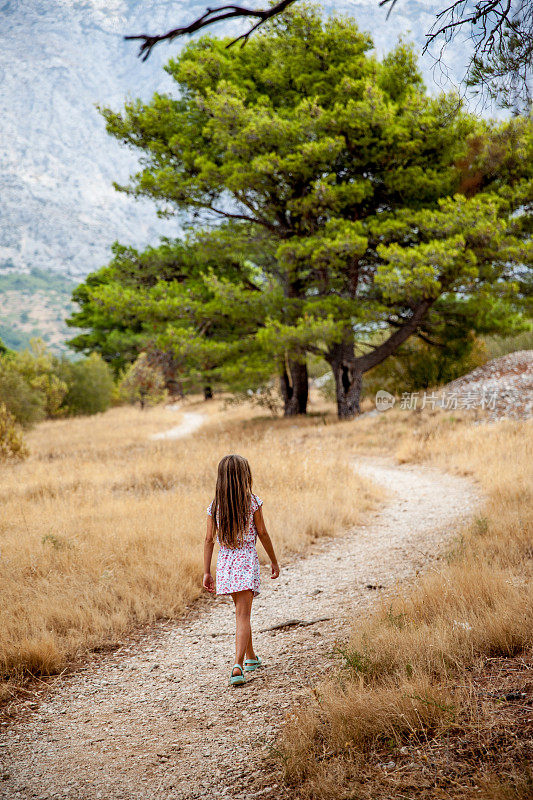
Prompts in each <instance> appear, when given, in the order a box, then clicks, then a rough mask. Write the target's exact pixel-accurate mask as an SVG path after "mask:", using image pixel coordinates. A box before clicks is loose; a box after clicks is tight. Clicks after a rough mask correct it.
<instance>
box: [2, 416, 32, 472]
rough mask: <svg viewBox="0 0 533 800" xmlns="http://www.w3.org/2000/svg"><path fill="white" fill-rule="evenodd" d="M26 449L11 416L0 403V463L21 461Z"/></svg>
mask: <svg viewBox="0 0 533 800" xmlns="http://www.w3.org/2000/svg"><path fill="white" fill-rule="evenodd" d="M27 455H28V449H27V447H26V445H25V444H24V439H23V437H22V433H21V431H20V428H19V427H18V425H17V422H16V419H15V417H14V416H13V414H11V413H10V411H9V410H8V409H7V407H6V405H5V404H4V403H0V462H2V463H5V462H7V461H23V460H24V459H25V458H26V457H27Z"/></svg>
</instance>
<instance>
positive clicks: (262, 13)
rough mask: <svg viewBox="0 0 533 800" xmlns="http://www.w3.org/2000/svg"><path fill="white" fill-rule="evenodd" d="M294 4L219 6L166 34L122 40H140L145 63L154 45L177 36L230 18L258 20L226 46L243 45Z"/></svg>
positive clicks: (289, 1) (285, 0)
mask: <svg viewBox="0 0 533 800" xmlns="http://www.w3.org/2000/svg"><path fill="white" fill-rule="evenodd" d="M294 2H296V0H279V2H278V3H275V5H273V6H271V7H270V8H264V9H260V8H247V7H246V6H234V5H228V6H219V7H218V8H208V9H206V11H205V12H204V13H203V14H202V15H201V16H199V17H198V18H197V19H195V20H194V21H193V22H191V23H190V24H189V25H182V26H181V27H179V28H173V29H172V30H170V31H167V33H162V34H154V35H151V34H147V33H140V34H135V35H130V36H125V37H124V39H127V40H135V39H139V40H141V45H140V47H139V52H138V54H137V55H138V57H139V58H140V59H141V60H142V61H146V59H147V58H148V57H149V55H150V53H151V52H152V49H153V48H154V47H155V45H156V44H158V43H159V42H164V41H168V42H171V41H172V40H173V39H176V38H177V37H179V36H185V35H186V34H191V33H195V31H199V30H201V29H202V28H207V27H208V26H209V25H214V24H215V23H216V22H222V21H223V20H226V19H232V18H239V19H242V18H246V17H253V18H255V19H257V20H258V22H256V23H255V24H254V25H252V27H251V28H250V30H248V31H247V32H246V33H243V34H241V35H240V36H237V38H236V39H233V41H231V42H230V43H229V44H228V47H231V45H232V44H236V43H237V42H240V41H241V40H242V41H243V44H245V43H246V41H247V39H248V37H249V36H250V34H251V33H253V31H255V30H256V29H257V28H259V26H260V25H263V23H264V22H266V21H267V20H268V19H271V18H272V17H276V16H277V15H278V14H281V13H282V12H283V11H285V9H286V8H288V7H289V6H290V5H292V3H294Z"/></svg>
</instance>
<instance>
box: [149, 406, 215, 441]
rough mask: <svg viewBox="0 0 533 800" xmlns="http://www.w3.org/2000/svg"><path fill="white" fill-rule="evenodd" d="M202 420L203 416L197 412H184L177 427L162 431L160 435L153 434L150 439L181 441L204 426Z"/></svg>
mask: <svg viewBox="0 0 533 800" xmlns="http://www.w3.org/2000/svg"><path fill="white" fill-rule="evenodd" d="M204 420H205V415H204V414H199V413H198V412H197V411H185V413H184V414H183V419H182V421H181V422H180V424H179V425H176V426H175V427H174V428H170V430H168V431H162V433H154V434H153V435H152V436H151V437H150V438H151V439H183V437H184V436H189V434H191V433H194V432H195V431H197V430H198V428H200V427H201V426H202V425H203V424H204Z"/></svg>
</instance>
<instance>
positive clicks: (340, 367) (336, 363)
mask: <svg viewBox="0 0 533 800" xmlns="http://www.w3.org/2000/svg"><path fill="white" fill-rule="evenodd" d="M328 362H329V364H330V366H331V369H332V370H333V375H334V377H335V393H336V398H337V416H338V418H339V419H353V418H354V417H355V416H357V414H360V413H361V409H360V400H361V390H362V388H363V373H362V372H361V370H360V369H358V368H357V360H356V358H355V354H354V347H353V341H351V339H347V340H346V341H343V342H340V343H339V344H335V345H332V347H331V348H330V352H329V356H328Z"/></svg>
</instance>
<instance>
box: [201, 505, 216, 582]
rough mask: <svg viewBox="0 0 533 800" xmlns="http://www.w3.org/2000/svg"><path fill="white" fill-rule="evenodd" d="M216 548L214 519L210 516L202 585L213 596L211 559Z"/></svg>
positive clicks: (206, 535)
mask: <svg viewBox="0 0 533 800" xmlns="http://www.w3.org/2000/svg"><path fill="white" fill-rule="evenodd" d="M214 546H215V526H214V525H213V518H212V517H210V516H209V515H208V517H207V529H206V532H205V541H204V578H203V581H202V585H203V587H204V589H207V591H208V592H211V594H213V593H214V591H215V582H214V580H213V576H212V575H211V558H212V557H213V548H214Z"/></svg>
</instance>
